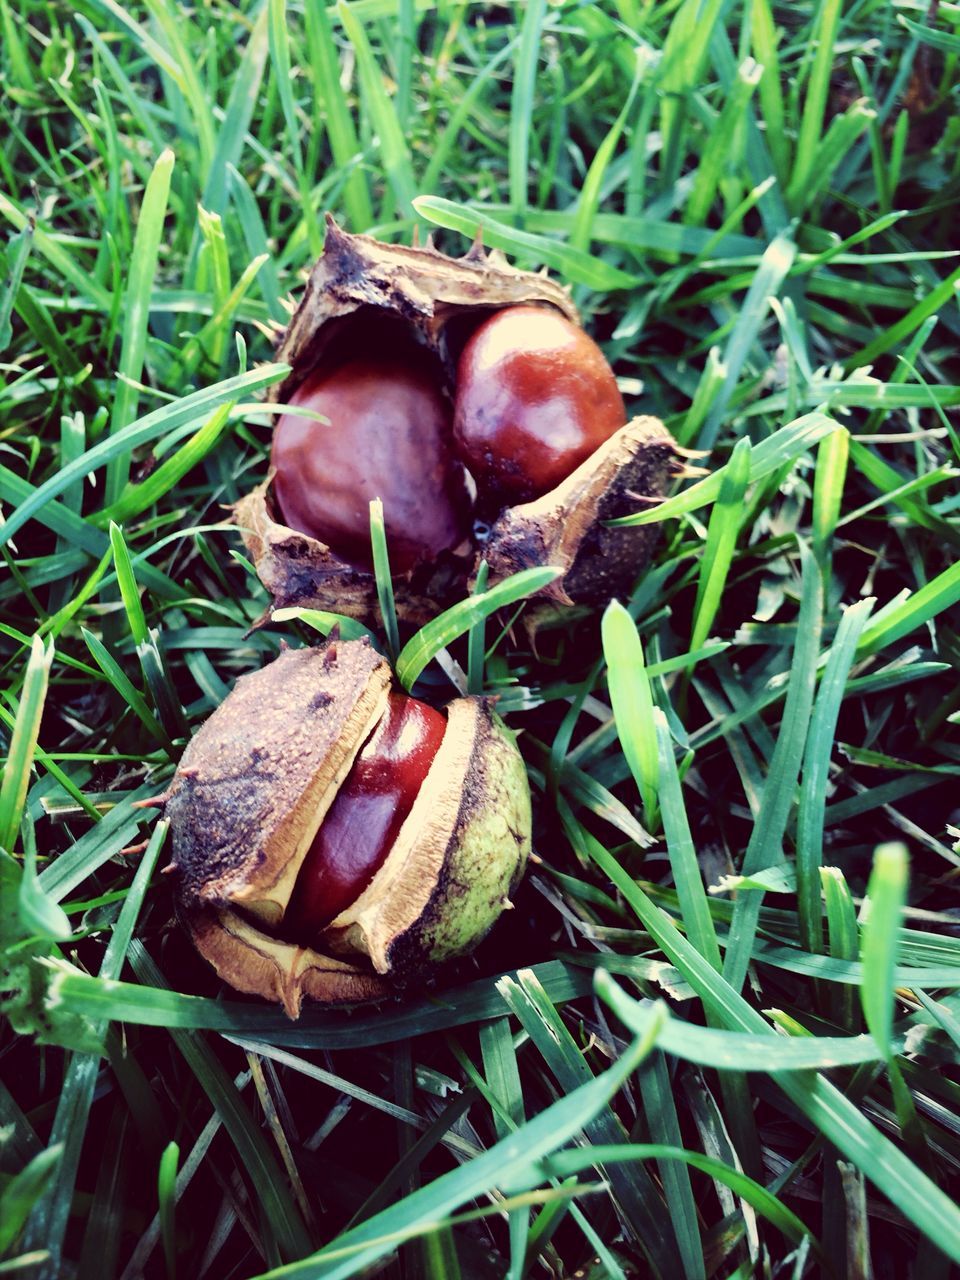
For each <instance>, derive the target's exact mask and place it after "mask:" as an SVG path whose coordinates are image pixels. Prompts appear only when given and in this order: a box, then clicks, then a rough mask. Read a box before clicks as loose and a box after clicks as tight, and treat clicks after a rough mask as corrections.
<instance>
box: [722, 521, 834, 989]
mask: <svg viewBox="0 0 960 1280" xmlns="http://www.w3.org/2000/svg"><path fill="white" fill-rule="evenodd" d="M797 545H798V548H799V551H800V564H801V595H800V614H799V617H798V620H797V643H796V648H795V649H794V653H793V659H792V662H791V666H790V680H789V683H788V684H787V696H786V700H785V702H784V706H783V715H782V718H781V721H780V732H779V733H778V734H777V744H776V747H775V748H774V751H773V757H772V759H771V761H770V769H769V771H768V773H767V776H766V779H765V780H764V784H763V795H762V798H761V802H760V811H759V813H758V814H757V818H756V822H755V824H754V828H753V833H752V835H751V837H750V842H749V844H748V845H747V850H746V853H745V854H744V856H743V865H742V866H741V872H742V873H743V874H744V875H748V876H749V875H752V874H753V873H754V872H757V871H764V870H766V869H767V868H768V867H775V866H779V865H780V863H782V862H783V860H784V854H783V837H784V832H785V831H786V827H787V818H788V816H789V814H790V809H791V807H792V806H793V802H794V792H795V790H796V786H797V779H798V778H799V776H800V766H801V762H802V760H803V752H804V745H805V743H806V741H807V737H808V734H809V727H810V711H811V707H812V706H813V694H814V688H815V686H816V679H817V663H818V660H819V657H820V633H821V631H822V628H823V585H822V580H821V577H820V570H819V567H818V565H817V562H816V561H815V560H814V558H813V553H812V552H811V551H809V550H808V549H807V547H806V545H805V544H804V543H803V542H798V544H797ZM762 898H763V894H762V893H761V892H760V891H759V890H756V889H748V890H745V891H741V892H740V893H739V894H738V896H737V901H736V903H735V905H734V909H733V920H732V922H731V924H730V944H729V946H728V947H727V953H726V955H725V957H724V964H723V973H724V977H725V978H726V979H727V981H728V982H729V983H730V984H731V986H733V987H734V988H735V989H736V990H737V991H739V990H740V988H741V986H742V985H743V980H744V978H745V977H746V973H747V966H748V965H749V963H750V956H751V953H752V949H753V940H754V937H755V935H756V928H757V920H758V918H759V912H760V903H761V901H762Z"/></svg>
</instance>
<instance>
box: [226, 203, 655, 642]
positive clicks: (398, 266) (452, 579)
mask: <svg viewBox="0 0 960 1280" xmlns="http://www.w3.org/2000/svg"><path fill="white" fill-rule="evenodd" d="M531 303H532V304H538V305H541V306H545V307H552V308H555V309H556V310H558V311H560V312H561V313H562V314H563V315H564V316H566V318H567V319H569V320H571V321H572V322H573V323H575V324H576V323H579V317H578V315H577V311H576V308H575V307H574V306H573V303H572V302H571V300H570V297H569V295H568V293H567V291H566V290H565V289H564V288H562V287H561V286H560V285H559V284H557V283H556V281H554V280H551V279H549V277H547V276H546V275H545V274H542V273H537V272H530V271H519V270H517V269H516V268H514V267H511V266H509V264H508V263H507V261H506V259H505V258H504V257H503V255H502V254H500V253H498V252H497V251H493V252H492V253H489V254H488V253H485V252H484V251H483V249H482V248H481V247H480V245H479V243H477V244H475V245H474V246H473V248H472V249H471V250H470V252H469V253H468V254H466V256H465V257H462V258H450V257H448V256H447V255H445V254H442V253H439V252H438V251H437V250H436V249H434V248H433V247H432V246H430V245H428V246H427V247H423V248H420V247H413V248H408V247H406V246H403V245H388V244H382V243H380V242H379V241H377V240H375V239H373V238H372V237H370V236H364V235H350V234H348V233H347V232H345V231H343V230H341V228H339V227H338V226H337V224H336V223H335V222H334V221H333V220H332V219H330V218H328V220H327V236H326V242H325V246H324V252H323V255H322V256H321V258H320V259H319V261H318V262H317V264H316V265H315V267H314V268H313V270H312V272H311V273H310V277H309V280H308V281H307V285H306V288H305V290H304V294H303V298H302V299H301V302H300V305H299V306H298V307H297V309H296V311H295V313H294V315H293V317H292V318H291V321H290V324H289V326H288V328H287V330H286V332H285V333H284V335H283V338H282V340H281V342H280V344H279V347H278V349H277V359H278V360H281V361H285V362H287V363H289V364H290V365H291V372H290V374H289V375H288V377H287V378H286V379H284V381H283V382H281V383H279V384H277V385H276V386H275V387H273V388H272V389H271V392H270V398H271V399H272V400H274V401H276V402H279V403H281V404H282V403H287V402H288V401H289V398H290V396H291V395H292V394H293V393H294V392H295V391H296V389H297V388H298V387H299V385H300V384H301V382H303V380H304V379H305V378H306V377H307V376H308V375H309V374H311V373H312V372H313V371H314V370H315V369H316V368H317V367H320V366H324V367H327V368H331V369H332V368H336V367H337V365H338V363H340V362H341V361H342V360H343V359H344V358H346V355H347V354H348V353H349V354H355V353H356V351H357V350H358V349H359V350H363V349H364V346H363V343H364V337H363V335H364V328H365V326H367V325H369V324H370V323H371V322H377V321H379V320H382V319H383V318H384V317H391V318H393V319H394V320H399V321H402V322H403V324H404V325H405V326H407V327H408V330H407V331H408V332H410V333H412V334H413V335H414V336H415V337H416V338H417V339H418V340H419V341H420V342H421V343H422V344H423V345H424V346H425V347H427V348H428V349H429V350H431V351H432V352H434V353H435V354H436V355H438V356H439V358H440V360H441V362H442V367H443V368H444V369H445V371H446V376H447V381H448V388H449V389H451V390H452V387H453V376H454V370H455V364H456V358H457V356H458V354H459V351H460V350H461V349H462V347H463V344H464V343H465V341H466V339H467V338H468V337H469V335H470V333H472V331H473V330H474V329H475V328H476V326H477V325H478V324H480V323H481V322H482V320H483V319H484V318H485V316H486V315H487V314H489V313H490V312H492V311H495V310H499V309H501V308H503V307H508V306H515V305H520V304H531ZM676 470H677V462H676V453H675V450H674V446H673V441H672V439H671V437H670V435H669V433H668V432H667V430H666V428H665V427H664V426H663V424H662V423H660V422H659V420H658V419H656V418H650V417H643V418H635V419H634V420H633V421H632V422H630V423H628V424H627V425H626V426H625V427H623V428H622V429H621V431H620V432H618V433H617V434H616V435H615V436H613V437H612V439H611V441H608V442H607V443H606V444H604V445H603V446H601V448H600V449H598V450H597V451H596V453H594V454H593V455H592V456H591V457H590V458H588V459H587V460H586V461H585V462H584V463H583V464H582V465H581V466H580V467H578V468H577V471H576V472H574V474H573V476H570V477H568V479H567V480H565V481H564V482H563V483H562V484H561V485H559V486H558V487H557V488H556V489H554V490H553V491H551V492H550V493H548V494H546V495H544V497H542V498H539V499H537V501H536V502H532V503H525V504H523V505H522V506H520V507H515V508H505V509H504V511H503V512H502V513H501V515H500V517H499V518H498V520H497V521H496V522H495V524H494V526H493V530H492V532H491V534H490V537H489V539H485V540H484V543H483V545H482V546H477V545H474V544H473V543H470V544H468V545H465V546H464V547H462V548H457V549H456V550H455V551H454V552H449V553H445V554H444V555H443V556H441V557H440V559H439V560H438V562H437V564H435V565H434V564H429V565H421V566H419V567H418V568H416V569H414V570H412V571H411V572H409V573H407V574H402V575H400V574H398V575H396V577H395V579H394V593H395V597H396V607H397V612H398V614H399V616H400V617H401V618H402V619H404V620H405V621H408V622H410V623H411V624H413V625H420V624H422V623H423V622H425V621H426V620H427V619H429V618H430V617H432V616H435V614H436V613H437V611H438V609H440V608H442V607H443V606H444V604H446V603H449V602H452V601H454V600H456V599H458V598H460V597H461V596H462V594H463V592H464V590H465V587H466V584H467V582H468V581H469V579H470V577H471V576H472V574H473V573H474V572H475V571H476V567H477V564H478V563H479V560H480V558H481V556H482V557H484V558H486V560H487V561H488V563H489V565H490V578H489V582H490V585H493V584H494V583H496V582H497V581H499V580H500V579H501V578H503V577H506V576H507V575H508V574H509V573H514V572H517V571H518V570H520V569H529V568H536V567H539V566H542V565H545V564H555V565H557V566H558V567H560V568H562V569H563V575H562V576H561V577H560V578H559V579H558V580H557V581H556V582H555V583H554V584H553V585H552V587H551V588H549V589H548V591H549V593H550V597H551V598H552V600H553V601H554V602H555V603H568V602H570V601H575V602H580V603H589V604H593V603H600V602H602V601H605V600H608V599H610V598H611V597H612V596H613V595H615V594H617V593H618V592H625V591H627V590H629V588H630V587H631V586H632V584H633V582H634V581H635V579H636V578H637V576H638V575H639V573H640V571H641V569H642V568H643V566H644V564H645V563H646V561H647V559H648V558H649V555H650V549H651V546H652V543H653V540H654V538H655V536H656V535H655V533H653V532H651V530H650V529H649V527H640V528H629V527H620V528H617V529H616V530H610V529H607V528H604V527H602V522H603V521H605V520H609V519H616V518H619V517H621V516H624V515H628V514H630V513H631V512H634V511H636V510H638V509H642V508H644V507H645V506H646V505H647V504H648V503H649V502H650V500H651V499H656V498H658V497H661V496H662V495H663V494H664V492H665V490H666V488H667V486H668V484H669V482H670V478H671V476H672V474H673V473H674V472H675V471H676ZM571 482H573V483H571ZM514 513H516V514H514ZM234 519H235V521H236V524H237V525H238V527H239V528H240V532H241V536H242V537H243V540H244V543H245V546H246V548H247V551H248V553H249V555H250V557H251V559H252V561H253V563H254V565H255V567H256V569H257V573H258V575H259V576H260V579H261V581H262V582H263V583H264V585H265V586H266V588H267V589H268V590H269V591H270V593H271V595H272V596H273V600H274V607H275V608H283V607H287V606H291V605H299V606H301V607H304V608H314V609H324V610H327V611H330V612H335V613H341V614H346V615H349V616H351V617H355V618H360V619H362V620H364V621H369V620H372V619H375V618H376V617H377V614H378V603H377V592H376V583H375V579H374V575H373V574H372V573H371V572H369V571H368V570H366V569H363V568H358V567H356V566H354V565H351V564H348V563H346V562H345V561H344V560H342V559H341V558H340V557H339V556H338V555H337V554H336V553H335V552H334V551H333V550H331V548H330V547H328V546H327V545H326V544H324V543H323V542H321V541H319V540H318V539H316V538H312V537H310V536H309V535H307V534H304V533H301V532H298V531H295V530H292V529H290V528H288V527H287V526H286V525H284V524H283V522H282V519H281V518H280V516H279V512H278V510H277V508H276V505H275V503H274V501H273V497H272V489H271V477H270V476H268V478H267V480H266V481H265V482H264V483H263V484H261V485H259V486H258V487H257V488H256V489H254V490H253V491H252V492H251V493H250V494H248V495H247V496H246V497H245V498H243V499H242V500H241V501H240V502H239V503H238V504H237V505H236V507H235V509H234ZM551 557H556V558H551Z"/></svg>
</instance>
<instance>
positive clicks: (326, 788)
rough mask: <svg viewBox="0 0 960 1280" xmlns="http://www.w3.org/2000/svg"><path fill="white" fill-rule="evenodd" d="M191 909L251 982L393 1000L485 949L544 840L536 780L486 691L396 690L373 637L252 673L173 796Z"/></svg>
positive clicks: (297, 1000)
mask: <svg viewBox="0 0 960 1280" xmlns="http://www.w3.org/2000/svg"><path fill="white" fill-rule="evenodd" d="M166 812H167V816H168V817H169V818H170V821H171V828H172V841H173V861H174V864H175V867H176V872H177V895H178V902H179V908H180V911H181V914H182V916H183V919H184V921H185V923H186V925H187V927H188V929H189V931H190V933H191V935H192V937H193V941H194V943H195V945H196V946H197V949H198V950H199V951H200V953H201V954H202V955H203V956H204V957H205V958H206V959H207V960H208V961H209V962H210V963H211V964H212V965H213V966H214V968H215V969H216V970H217V972H218V973H219V974H220V976H221V977H222V978H223V979H224V980H225V981H226V982H228V983H230V984H231V985H232V986H234V987H236V988H237V989H238V990H240V991H245V992H249V993H252V994H257V995H261V996H264V997H266V998H268V999H274V1000H279V1001H280V1002H281V1003H282V1004H283V1005H284V1007H285V1008H286V1010H287V1012H288V1013H289V1014H290V1015H291V1016H292V1017H296V1016H297V1014H298V1013H299V1010H300V1005H301V1002H302V1000H303V999H304V997H309V998H312V999H315V1000H319V1001H323V1002H326V1003H337V1002H349V1001H359V1000H369V999H377V998H383V997H385V996H388V995H390V994H393V993H395V992H396V990H397V989H398V986H402V985H405V984H409V983H410V982H411V981H413V980H415V979H416V978H418V977H419V976H422V975H424V974H428V973H429V972H431V971H432V969H433V968H435V966H436V965H438V964H439V963H441V962H442V961H444V960H446V959H449V958H452V957H455V956H459V955H463V954H465V953H466V952H468V951H470V950H471V949H472V948H473V947H474V946H475V945H476V944H477V942H479V941H480V939H481V938H482V937H483V936H484V935H485V934H486V933H487V932H488V931H489V929H490V928H491V927H492V926H493V924H494V923H495V921H496V919H497V918H498V916H499V915H500V914H501V912H502V911H503V909H504V907H505V906H507V905H508V902H509V894H510V893H511V892H512V890H513V889H514V888H515V886H516V884H517V883H518V881H519V879H520V877H521V876H522V874H523V870H524V866H525V864H526V860H527V856H528V854H529V849H530V828H531V816H530V791H529V784H528V781H527V776H526V770H525V767H524V764H523V761H522V759H521V757H520V754H519V752H518V751H517V749H516V746H515V745H514V743H513V742H512V740H511V739H510V737H509V735H508V734H507V733H506V731H505V730H504V728H503V725H502V724H501V723H500V722H499V720H498V719H497V717H496V716H495V715H494V714H493V712H492V710H491V708H490V705H489V703H488V702H487V701H485V700H484V699H480V698H458V699H456V700H455V701H454V702H452V703H450V704H449V705H448V706H447V707H446V708H445V710H444V711H443V712H440V711H437V710H435V709H434V708H432V707H430V706H427V705H426V704H425V703H422V702H420V701H418V700H417V699H414V698H411V697H409V696H407V695H406V694H403V693H398V692H397V691H395V690H394V689H393V687H392V675H391V671H390V668H389V666H388V664H387V663H386V661H385V660H384V659H383V658H381V657H380V656H379V655H378V654H377V653H376V652H375V650H374V649H373V648H372V647H371V646H370V645H369V644H368V643H367V642H366V641H364V640H356V641H336V642H329V643H327V644H326V645H324V646H322V647H320V648H316V649H298V650H285V651H284V652H282V653H281V654H280V655H279V657H278V658H276V659H275V660H274V661H273V662H272V663H270V664H269V665H268V666H266V667H264V668H263V669H262V670H260V671H257V672H255V673H252V674H249V675H246V676H242V677H241V678H240V679H239V680H238V682H237V684H236V687H235V688H234V690H233V691H232V692H231V693H230V694H229V695H228V697H227V698H226V699H225V700H224V702H223V703H222V704H221V706H220V707H219V708H218V709H217V711H215V712H214V714H213V715H212V716H211V717H210V719H209V720H208V721H207V722H206V723H205V724H204V725H203V727H202V728H201V729H200V731H199V732H198V733H197V735H196V736H195V737H194V739H193V740H192V741H191V743H190V745H189V747H188V748H187V751H186V752H185V754H184V757H183V760H182V761H181V764H180V766H179V768H178V769H177V772H176V774H175V776H174V780H173V783H172V785H171V787H170V789H169V791H168V793H167V796H166Z"/></svg>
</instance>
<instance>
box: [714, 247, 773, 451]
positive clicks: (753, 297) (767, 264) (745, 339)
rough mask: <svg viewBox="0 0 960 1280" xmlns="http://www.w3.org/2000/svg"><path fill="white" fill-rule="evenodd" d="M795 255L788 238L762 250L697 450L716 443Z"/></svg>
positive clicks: (725, 351) (730, 340)
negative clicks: (761, 330)
mask: <svg viewBox="0 0 960 1280" xmlns="http://www.w3.org/2000/svg"><path fill="white" fill-rule="evenodd" d="M796 253H797V246H796V244H795V242H794V240H793V238H792V236H790V235H788V234H783V235H779V236H777V237H776V238H775V239H773V240H771V242H770V244H769V245H768V246H767V248H766V249H765V250H764V254H763V257H762V258H761V259H760V265H759V266H758V267H757V272H756V275H755V276H754V277H753V280H752V282H751V284H750V288H749V289H748V290H747V296H746V297H745V298H744V300H743V305H742V307H741V308H740V313H739V315H738V316H737V320H736V323H735V324H734V326H733V330H732V332H731V334H730V337H729V339H728V340H727V345H726V349H725V350H724V353H723V363H724V365H725V366H726V370H727V376H726V378H725V379H724V382H723V386H722V387H721V388H720V392H719V394H718V395H717V398H716V400H715V401H714V402H713V407H712V408H711V410H710V413H709V414H708V416H707V420H706V422H705V423H704V425H703V430H702V431H701V432H700V437H699V439H698V441H697V448H699V449H712V448H713V446H714V444H715V443H716V439H717V435H718V433H719V431H720V424H721V423H722V422H723V418H724V415H725V414H726V412H727V409H728V407H729V405H730V401H731V399H732V398H733V393H734V391H735V390H736V388H737V384H738V382H739V381H740V375H741V373H742V372H743V367H744V365H745V364H746V362H747V357H748V355H749V354H750V349H751V348H752V347H753V345H754V343H755V342H756V340H757V337H758V335H759V333H760V328H761V326H762V324H763V322H764V320H765V319H766V315H767V312H768V310H769V309H770V299H771V298H772V297H776V295H777V293H778V292H779V290H780V286H781V285H782V284H783V282H784V280H785V279H786V277H787V273H788V272H789V270H790V268H791V267H792V266H793V260H794V258H795V257H796Z"/></svg>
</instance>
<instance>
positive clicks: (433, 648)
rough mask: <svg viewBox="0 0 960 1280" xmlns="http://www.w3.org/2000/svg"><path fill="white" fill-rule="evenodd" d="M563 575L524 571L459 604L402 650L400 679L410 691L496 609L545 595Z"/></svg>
mask: <svg viewBox="0 0 960 1280" xmlns="http://www.w3.org/2000/svg"><path fill="white" fill-rule="evenodd" d="M562 572H563V570H562V569H557V568H554V567H552V566H549V565H548V566H545V567H544V568H542V569H523V570H521V571H520V573H514V574H512V575H511V576H510V577H509V578H505V579H504V580H503V581H502V582H498V583H497V584H496V586H494V587H490V588H489V590H487V591H484V592H482V593H478V594H477V595H473V596H469V597H468V598H467V599H466V600H461V601H459V603H457V604H455V605H453V606H452V608H450V609H447V610H446V612H445V613H441V614H440V616H439V617H437V618H434V619H433V620H432V621H431V622H428V623H427V625H426V626H425V627H421V628H420V630H419V631H418V632H417V634H416V635H415V636H413V637H412V639H410V640H408V641H407V643H406V644H405V645H404V646H403V649H402V650H401V652H400V656H399V657H398V659H397V679H398V680H399V681H400V683H401V684H402V685H403V687H404V688H405V689H407V690H408V691H409V690H410V689H412V688H413V685H414V683H415V681H416V679H417V677H418V676H419V675H420V673H421V672H422V671H423V669H424V667H426V665H427V663H428V662H430V661H431V659H432V658H434V657H435V656H436V655H437V654H438V653H439V652H440V650H441V649H445V648H446V646H447V645H448V644H451V643H452V642H453V641H454V640H456V639H457V637H458V636H462V635H463V634H464V632H466V631H469V630H470V628H471V627H472V626H474V625H475V624H476V623H477V622H479V621H480V620H481V619H482V618H487V617H489V616H490V614H491V613H494V612H495V611H496V610H497V609H503V608H505V607H506V606H507V605H511V604H515V603H516V602H517V601H518V600H525V599H526V598H527V597H528V596H532V595H535V594H536V593H537V592H538V591H542V590H543V588H544V587H547V586H549V585H550V583H551V582H553V581H555V579H557V578H559V576H560V574H561V573H562Z"/></svg>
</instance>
